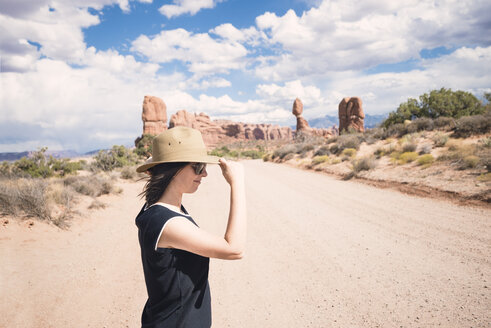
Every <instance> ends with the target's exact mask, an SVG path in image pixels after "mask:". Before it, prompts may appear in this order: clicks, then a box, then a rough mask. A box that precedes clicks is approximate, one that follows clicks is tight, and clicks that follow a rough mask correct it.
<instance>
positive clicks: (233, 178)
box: [218, 158, 244, 186]
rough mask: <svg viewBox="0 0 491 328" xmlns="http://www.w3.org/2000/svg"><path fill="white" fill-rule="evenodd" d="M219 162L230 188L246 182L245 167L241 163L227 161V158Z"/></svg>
mask: <svg viewBox="0 0 491 328" xmlns="http://www.w3.org/2000/svg"><path fill="white" fill-rule="evenodd" d="M218 161H219V165H220V168H221V169H222V174H223V177H224V178H225V180H226V181H227V182H228V184H229V185H230V186H232V185H234V184H237V183H243V182H244V167H243V165H242V164H241V163H238V162H232V161H227V160H226V159H225V158H220V159H219V160H218Z"/></svg>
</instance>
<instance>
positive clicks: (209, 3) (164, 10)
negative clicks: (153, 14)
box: [159, 0, 224, 18]
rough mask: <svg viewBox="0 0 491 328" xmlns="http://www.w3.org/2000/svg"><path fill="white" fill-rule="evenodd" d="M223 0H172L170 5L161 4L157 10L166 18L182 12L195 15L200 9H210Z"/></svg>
mask: <svg viewBox="0 0 491 328" xmlns="http://www.w3.org/2000/svg"><path fill="white" fill-rule="evenodd" d="M223 1H224V0H174V1H173V3H174V4H172V5H163V6H162V7H160V9H159V11H160V13H161V14H162V15H164V16H166V17H167V18H172V17H177V16H180V15H183V14H190V15H191V16H192V15H195V14H196V13H197V12H198V11H200V10H201V9H210V8H213V7H215V5H216V4H217V3H220V2H223Z"/></svg>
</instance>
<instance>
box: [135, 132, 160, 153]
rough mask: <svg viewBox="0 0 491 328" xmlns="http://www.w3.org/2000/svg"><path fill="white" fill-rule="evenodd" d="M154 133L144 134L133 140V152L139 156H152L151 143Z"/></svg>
mask: <svg viewBox="0 0 491 328" xmlns="http://www.w3.org/2000/svg"><path fill="white" fill-rule="evenodd" d="M153 138H155V136H154V135H151V134H144V135H143V136H141V137H138V138H137V139H136V140H135V149H134V150H133V151H134V152H135V154H137V155H138V156H140V157H144V158H147V157H150V156H152V145H153Z"/></svg>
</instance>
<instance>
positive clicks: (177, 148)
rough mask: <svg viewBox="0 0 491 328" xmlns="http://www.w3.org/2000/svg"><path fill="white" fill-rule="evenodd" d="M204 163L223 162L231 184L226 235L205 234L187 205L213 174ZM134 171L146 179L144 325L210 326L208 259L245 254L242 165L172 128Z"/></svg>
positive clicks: (141, 231)
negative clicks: (185, 197)
mask: <svg viewBox="0 0 491 328" xmlns="http://www.w3.org/2000/svg"><path fill="white" fill-rule="evenodd" d="M206 163H213V164H219V165H220V168H221V170H222V174H223V176H224V177H225V180H226V181H227V182H228V184H229V185H230V187H231V193H230V196H231V197H230V213H229V217H228V224H227V229H226V232H225V236H224V237H218V236H215V235H212V234H209V233H207V232H206V231H203V230H202V229H200V228H199V227H198V226H197V224H196V223H195V222H194V220H193V219H192V218H191V216H190V215H189V214H188V212H187V211H186V209H185V208H184V206H183V205H182V195H183V194H184V193H194V192H195V191H196V190H197V189H198V187H199V184H200V183H201V180H202V178H204V177H206V176H207V175H208V173H207V172H206ZM137 171H138V172H147V173H148V174H149V178H148V181H147V183H146V185H145V188H144V191H143V192H142V194H143V196H144V197H145V200H146V203H145V205H144V207H143V208H142V210H141V211H140V213H139V214H138V216H137V217H136V225H137V226H138V239H139V242H140V248H141V257H142V263H143V272H144V275H145V283H146V286H147V293H148V300H147V302H146V304H145V307H144V309H143V314H142V327H166V328H174V327H192V328H195V327H210V326H211V302H210V290H209V286H208V266H209V258H210V257H213V258H219V259H228V260H234V259H240V258H242V255H243V252H244V246H245V239H246V209H245V192H244V174H243V168H242V165H241V164H239V163H231V162H228V161H226V160H225V159H218V158H217V157H215V156H208V155H207V153H206V148H205V145H204V143H203V139H202V137H201V133H200V132H199V131H198V130H194V129H191V128H187V127H174V128H172V129H169V130H167V131H165V132H163V133H161V134H160V135H158V136H157V137H155V138H154V140H153V148H152V157H150V158H149V159H148V160H147V162H146V163H145V164H144V165H142V166H140V167H138V168H137Z"/></svg>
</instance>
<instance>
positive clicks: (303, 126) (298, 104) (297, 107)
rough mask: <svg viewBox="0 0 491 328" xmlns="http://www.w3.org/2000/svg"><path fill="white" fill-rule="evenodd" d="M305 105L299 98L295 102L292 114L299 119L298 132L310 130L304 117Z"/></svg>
mask: <svg viewBox="0 0 491 328" xmlns="http://www.w3.org/2000/svg"><path fill="white" fill-rule="evenodd" d="M302 112H303V104H302V101H301V100H300V99H298V98H296V99H295V101H294V102H293V108H292V113H293V115H295V116H296V117H297V132H298V131H300V130H310V127H309V123H308V122H307V120H306V119H304V118H303V117H302Z"/></svg>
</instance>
